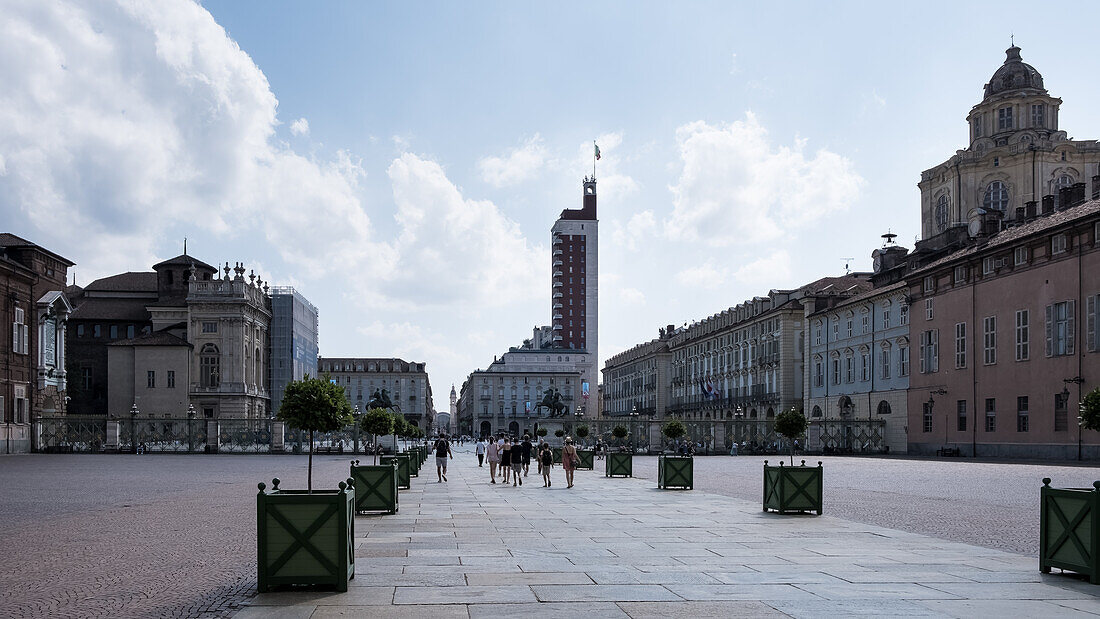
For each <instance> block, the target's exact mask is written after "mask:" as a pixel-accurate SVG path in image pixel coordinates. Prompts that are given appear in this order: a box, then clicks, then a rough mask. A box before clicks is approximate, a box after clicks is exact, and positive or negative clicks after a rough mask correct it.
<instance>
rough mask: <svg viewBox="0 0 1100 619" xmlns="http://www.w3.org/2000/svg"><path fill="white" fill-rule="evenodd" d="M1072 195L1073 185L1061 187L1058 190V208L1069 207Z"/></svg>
mask: <svg viewBox="0 0 1100 619" xmlns="http://www.w3.org/2000/svg"><path fill="white" fill-rule="evenodd" d="M1072 196H1073V187H1062V188H1061V189H1059V190H1058V210H1059V211H1064V210H1066V209H1067V208H1069V205H1070V202H1071V198H1072Z"/></svg>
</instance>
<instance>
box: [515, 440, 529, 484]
mask: <svg viewBox="0 0 1100 619" xmlns="http://www.w3.org/2000/svg"><path fill="white" fill-rule="evenodd" d="M527 453H528V454H530V453H531V452H530V451H528V452H527ZM528 461H530V457H528ZM517 484H518V485H520V486H522V485H523V446H522V445H512V485H513V486H515V485H517Z"/></svg>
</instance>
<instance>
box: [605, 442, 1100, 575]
mask: <svg viewBox="0 0 1100 619" xmlns="http://www.w3.org/2000/svg"><path fill="white" fill-rule="evenodd" d="M768 459H770V461H771V462H772V464H775V463H776V461H777V460H778V458H777V457H775V456H771V457H768ZM802 459H805V460H806V463H807V465H811V464H817V462H818V461H821V462H823V465H824V467H825V473H824V474H825V483H824V485H825V513H826V514H830V515H833V516H837V517H839V518H847V519H850V520H855V521H857V522H864V523H867V524H875V525H878V526H882V527H888V528H891V529H900V530H902V531H910V532H912V533H921V534H924V535H931V536H933V537H939V538H942V539H948V540H951V541H956V542H963V543H966V544H975V545H978V546H985V547H987V548H997V549H1000V550H1008V551H1011V552H1018V553H1022V554H1026V555H1029V556H1034V557H1037V556H1038V555H1039V487H1040V486H1042V485H1043V482H1042V479H1043V478H1044V477H1049V478H1051V480H1053V481H1052V482H1051V485H1053V486H1060V487H1064V488H1090V487H1092V482H1094V481H1096V480H1100V468H1098V467H1097V466H1095V465H1092V466H1072V465H1071V466H1059V465H1050V464H1034V463H1030V464H1005V463H988V462H968V461H966V460H931V459H906V458H839V457H824V458H822V457H805V458H802V457H796V458H795V463H796V464H797V463H798V462H799V461H800V460H802ZM764 460H765V457H761V456H737V457H729V456H710V457H696V458H695V489H696V490H702V491H704V492H713V493H715V494H722V495H725V496H730V497H736V498H739V499H745V500H748V501H756V502H760V501H761V494H762V484H763V474H764V473H763V462H764ZM784 461H785V462H787V463H788V464H789V463H790V459H789V458H784ZM601 464H602V463H601ZM634 474H635V476H638V477H644V478H647V479H652V480H656V479H657V458H656V456H652V457H648V456H647V457H642V456H639V457H636V458H635V459H634Z"/></svg>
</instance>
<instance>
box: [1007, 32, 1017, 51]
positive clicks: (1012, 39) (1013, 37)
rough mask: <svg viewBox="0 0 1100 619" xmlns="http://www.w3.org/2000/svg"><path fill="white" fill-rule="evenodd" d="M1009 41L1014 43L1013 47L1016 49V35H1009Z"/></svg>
mask: <svg viewBox="0 0 1100 619" xmlns="http://www.w3.org/2000/svg"><path fill="white" fill-rule="evenodd" d="M1008 41H1009V42H1010V43H1012V47H1016V35H1015V34H1014V33H1011V32H1010V33H1008Z"/></svg>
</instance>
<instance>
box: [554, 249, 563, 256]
mask: <svg viewBox="0 0 1100 619" xmlns="http://www.w3.org/2000/svg"><path fill="white" fill-rule="evenodd" d="M564 253H565V252H563V251H562V250H560V249H555V250H554V255H555V256H560V255H562V254H564Z"/></svg>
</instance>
